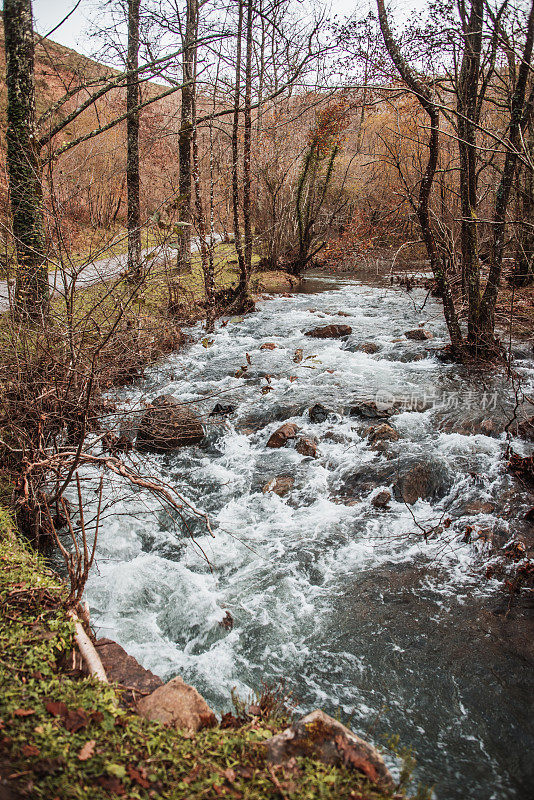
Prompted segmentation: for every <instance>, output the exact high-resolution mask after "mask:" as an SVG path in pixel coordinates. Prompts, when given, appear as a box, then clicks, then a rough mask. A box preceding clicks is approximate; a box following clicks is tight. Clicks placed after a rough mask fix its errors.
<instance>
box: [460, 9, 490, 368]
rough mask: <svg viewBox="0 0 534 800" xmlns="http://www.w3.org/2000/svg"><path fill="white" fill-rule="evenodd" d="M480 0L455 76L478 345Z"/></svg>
mask: <svg viewBox="0 0 534 800" xmlns="http://www.w3.org/2000/svg"><path fill="white" fill-rule="evenodd" d="M483 15H484V6H483V0H471V13H470V15H469V19H468V20H465V18H463V19H462V23H463V25H464V31H463V42H464V52H463V58H462V65H461V68H460V75H459V79H458V94H457V111H458V150H459V154H460V201H461V208H462V222H461V236H460V240H461V248H462V285H463V287H464V291H465V293H466V295H467V305H468V316H467V339H468V343H469V345H470V346H471V347H472V348H474V350H475V352H476V349H477V347H478V336H479V313H480V262H479V258H478V232H477V227H478V220H477V205H478V203H477V173H476V160H477V143H476V125H475V123H476V114H477V106H478V103H477V101H478V81H479V75H480V58H481V52H482V26H483Z"/></svg>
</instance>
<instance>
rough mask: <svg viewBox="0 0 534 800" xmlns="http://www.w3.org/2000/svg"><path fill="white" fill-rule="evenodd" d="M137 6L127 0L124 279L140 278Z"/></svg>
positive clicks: (135, 3)
mask: <svg viewBox="0 0 534 800" xmlns="http://www.w3.org/2000/svg"><path fill="white" fill-rule="evenodd" d="M139 3H140V0H128V60H127V67H126V68H127V70H128V81H127V84H126V109H127V111H128V117H127V120H126V129H127V141H128V152H127V160H126V185H127V194H128V212H127V217H128V262H127V264H128V267H127V268H128V275H129V276H130V277H132V278H134V279H135V280H139V279H140V278H141V211H140V205H139V189H140V178H139V80H138V74H137V70H138V67H139Z"/></svg>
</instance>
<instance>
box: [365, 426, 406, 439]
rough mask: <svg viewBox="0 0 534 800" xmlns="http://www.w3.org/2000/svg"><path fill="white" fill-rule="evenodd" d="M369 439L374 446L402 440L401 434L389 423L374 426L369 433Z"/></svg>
mask: <svg viewBox="0 0 534 800" xmlns="http://www.w3.org/2000/svg"><path fill="white" fill-rule="evenodd" d="M367 438H368V439H369V441H370V442H371V443H372V444H373V443H375V442H396V441H397V439H400V436H399V434H398V433H397V431H396V430H395V428H393V427H392V426H391V425H388V424H387V422H383V423H382V424H381V425H372V426H371V427H370V428H369V429H368V431H367Z"/></svg>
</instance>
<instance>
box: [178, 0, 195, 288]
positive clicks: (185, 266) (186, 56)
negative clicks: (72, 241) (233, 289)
mask: <svg viewBox="0 0 534 800" xmlns="http://www.w3.org/2000/svg"><path fill="white" fill-rule="evenodd" d="M197 15H198V6H197V0H187V18H186V25H185V34H184V38H183V43H182V44H183V59H182V84H183V85H182V93H181V94H182V108H181V117H180V135H179V143H178V158H179V161H180V176H179V189H180V205H179V211H178V220H179V222H180V223H182V224H181V226H180V250H179V252H178V270H179V272H182V273H187V272H191V137H192V132H193V118H192V109H193V98H194V91H195V87H194V75H193V73H194V60H195V44H194V41H195V38H196V34H195V31H196V21H197Z"/></svg>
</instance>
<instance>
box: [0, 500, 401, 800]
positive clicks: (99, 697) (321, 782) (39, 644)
mask: <svg viewBox="0 0 534 800" xmlns="http://www.w3.org/2000/svg"><path fill="white" fill-rule="evenodd" d="M65 597H66V590H65V587H64V586H63V584H62V582H61V580H60V579H59V578H58V576H57V575H55V574H54V573H53V572H52V571H51V570H50V569H49V568H48V567H47V565H46V563H45V562H44V560H43V558H42V557H41V556H39V555H37V554H36V553H35V552H33V551H32V550H30V549H29V548H28V547H27V546H26V545H25V544H24V543H22V542H21V540H20V539H19V538H18V537H17V535H16V534H15V532H14V531H13V527H12V524H11V519H10V516H9V514H8V513H7V512H6V511H5V510H4V509H1V510H0V604H1V614H0V650H1V653H2V655H1V658H0V795H1V796H2V797H3V798H4V797H5V798H19V797H32V798H42V800H52V798H54V799H55V798H58V799H59V800H63V799H64V800H67V798H68V800H89V798H90V799H91V800H100V799H101V798H109V797H115V796H123V797H128V798H132V800H133V798H136V799H137V800H142V799H144V798H188V800H189V798H191V800H193V798H198V800H200V798H219V797H229V798H247V800H263V799H264V798H273V800H274V798H289V797H291V798H302V799H304V798H326V799H329V798H331V800H335V799H337V798H340V799H341V798H352V800H364V799H365V800H383V799H384V798H386V797H389V796H390V795H388V794H384V793H383V792H381V791H378V790H377V789H376V788H375V787H373V786H372V785H370V784H369V783H368V782H367V781H366V780H365V779H364V777H363V776H362V775H360V774H359V773H358V772H355V771H354V770H351V769H349V768H346V767H331V766H327V765H325V764H323V763H321V762H319V761H316V760H313V759H309V758H298V759H297V761H296V763H295V764H294V765H293V766H292V768H291V770H287V771H286V770H283V769H273V768H272V767H270V765H269V764H268V763H267V761H266V759H265V753H264V746H263V743H264V742H265V741H266V740H267V739H268V738H270V737H271V736H272V735H274V734H276V733H278V732H280V731H281V730H282V729H283V728H284V727H285V726H286V725H287V722H288V720H287V717H286V716H285V715H284V713H282V712H280V710H278V711H277V713H276V714H273V713H272V712H271V713H270V714H264V715H260V716H257V715H255V716H250V717H249V718H248V719H247V720H246V721H245V722H244V724H241V725H240V727H237V728H224V727H221V726H217V727H215V728H211V729H209V730H204V731H200V732H199V733H197V734H195V735H190V734H184V733H183V732H180V731H179V730H176V729H172V728H169V727H165V726H163V725H160V724H158V723H155V722H149V721H147V720H145V719H143V718H141V717H140V716H138V715H137V714H136V713H134V712H133V711H131V710H129V709H126V708H122V707H121V705H120V693H121V689H120V687H118V686H113V685H106V684H103V683H100V682H99V681H97V680H95V679H94V678H88V677H84V676H83V675H81V674H80V672H78V671H76V670H73V669H72V651H73V648H74V639H73V623H72V621H71V620H70V619H69V618H68V616H67V612H66V609H65V606H64V600H65ZM2 792H3V794H2ZM397 796H398V797H402V796H404V795H403V794H401V795H397Z"/></svg>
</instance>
